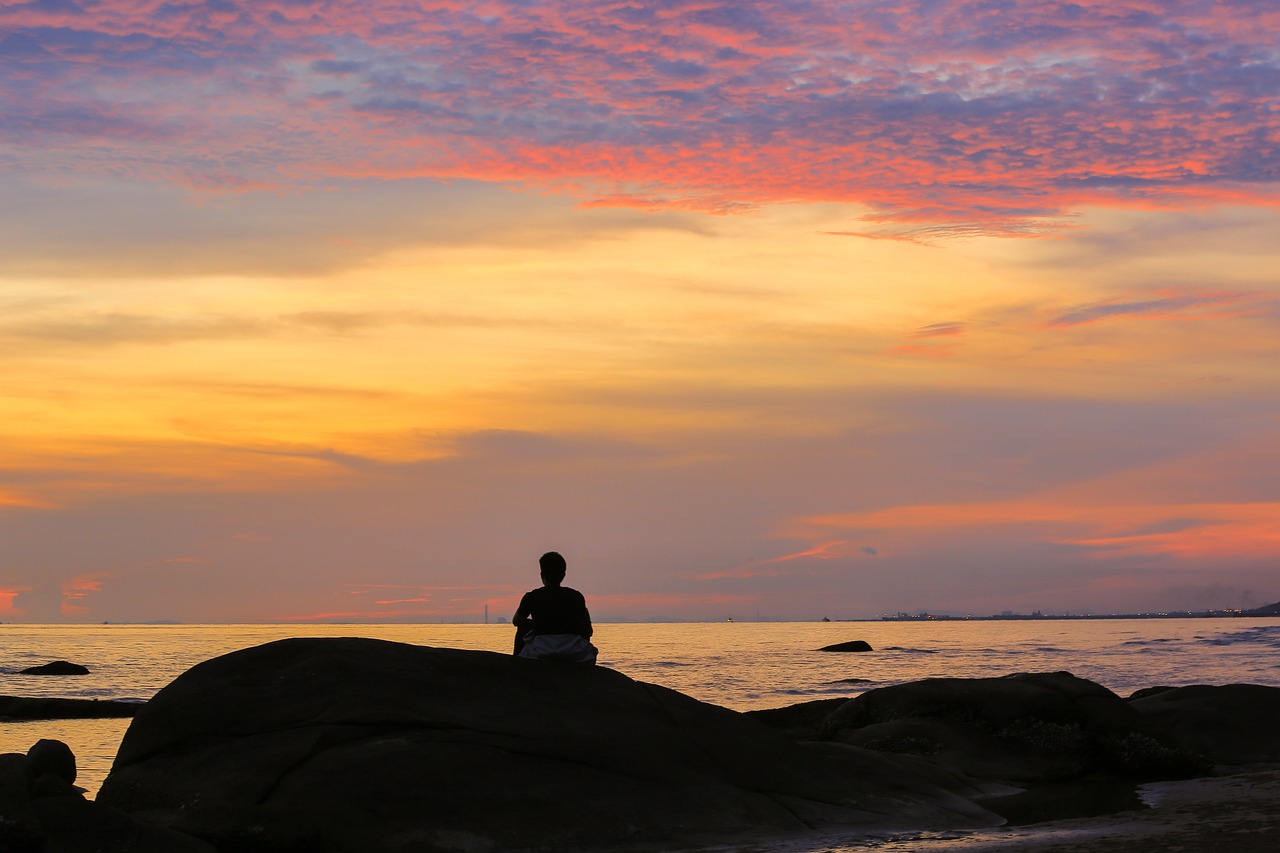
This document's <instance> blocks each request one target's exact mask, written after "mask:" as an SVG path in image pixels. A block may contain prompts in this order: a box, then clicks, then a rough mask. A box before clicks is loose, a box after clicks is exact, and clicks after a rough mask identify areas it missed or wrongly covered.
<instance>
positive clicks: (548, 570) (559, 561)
mask: <svg viewBox="0 0 1280 853" xmlns="http://www.w3.org/2000/svg"><path fill="white" fill-rule="evenodd" d="M538 568H539V569H541V573H542V585H543V586H559V585H560V582H561V581H563V580H564V573H565V570H566V569H567V568H568V567H567V565H566V564H565V561H564V557H561V556H560V554H559V552H558V551H548V552H547V553H545V554H543V555H542V556H541V557H539V558H538Z"/></svg>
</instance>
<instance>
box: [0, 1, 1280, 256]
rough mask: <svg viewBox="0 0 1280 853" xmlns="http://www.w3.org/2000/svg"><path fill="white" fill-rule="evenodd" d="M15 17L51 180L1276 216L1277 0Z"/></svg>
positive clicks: (3, 63) (25, 99) (34, 133)
mask: <svg viewBox="0 0 1280 853" xmlns="http://www.w3.org/2000/svg"><path fill="white" fill-rule="evenodd" d="M0 28H3V29H2V31H3V33H4V35H3V39H2V40H0V70H3V72H4V73H3V76H2V77H0V79H2V80H3V81H4V82H3V83H0V113H2V114H3V117H4V122H3V125H2V126H3V128H4V130H3V134H2V136H0V142H2V143H3V145H4V146H5V148H7V150H8V153H10V154H11V156H14V157H16V158H17V161H18V163H19V164H20V168H21V169H22V170H23V171H27V172H31V173H42V172H44V173H49V172H52V171H55V170H62V171H65V170H67V169H70V170H74V171H78V172H81V173H94V174H106V173H111V174H123V175H126V176H133V177H143V178H149V179H154V178H162V179H165V180H170V181H177V182H182V183H185V184H188V185H190V186H197V187H207V188H214V187H216V188H222V189H241V188H252V187H262V186H293V185H306V184H309V183H315V182H323V181H324V180H326V179H328V178H331V177H333V176H337V175H347V176H360V177H369V176H384V177H410V176H421V177H433V178H463V177H466V178H476V179H480V180H485V181H500V182H522V183H534V184H541V185H544V186H548V187H551V188H554V189H557V190H559V191H567V192H570V193H573V194H576V195H577V196H579V197H580V198H582V199H583V200H584V201H588V202H589V201H591V200H600V201H603V202H605V203H612V204H622V205H635V206H637V207H653V206H658V207H681V206H696V207H699V208H702V209H707V210H721V211H732V210H735V209H738V208H739V207H740V206H742V205H751V204H760V203H771V202H778V201H792V200H824V201H842V202H859V203H864V204H869V205H873V206H876V207H879V208H881V209H883V210H888V211H899V212H902V214H903V215H904V216H905V218H906V220H907V221H908V222H909V221H916V222H949V223H959V224H952V225H948V226H947V227H946V228H944V229H942V230H929V229H928V228H926V229H925V230H923V231H912V230H906V231H902V232H901V233H899V234H897V235H896V236H898V237H900V238H905V239H913V240H915V239H932V238H934V237H938V236H957V235H959V236H963V235H966V234H988V233H996V234H1000V233H1005V234H1011V235H1016V234H1025V233H1040V232H1039V231H1038V230H1037V229H1034V228H1032V229H1030V231H1028V226H1027V225H1025V224H1019V223H1025V221H1027V220H1028V219H1040V218H1043V217H1044V216H1045V215H1053V214H1057V213H1060V212H1062V211H1064V210H1068V209H1070V208H1073V207H1077V206H1080V205H1084V204H1120V205H1143V206H1167V205H1171V204H1186V203H1222V202H1227V201H1246V202H1247V201H1254V202H1263V203H1271V202H1272V201H1273V200H1274V183H1275V182H1276V181H1277V180H1280V148H1278V147H1277V146H1276V145H1275V144H1274V140H1275V138H1276V134H1277V128H1278V126H1280V120H1278V119H1277V117H1276V115H1275V112H1274V110H1273V109H1271V101H1272V99H1271V93H1273V92H1274V91H1276V90H1277V89H1278V88H1280V58H1277V55H1276V53H1275V51H1274V44H1273V39H1272V38H1271V34H1272V33H1274V32H1276V30H1277V29H1280V10H1277V8H1276V7H1275V5H1274V4H1273V3H1270V2H1268V0H1241V2H1235V3H1232V4H1230V6H1229V7H1223V6H1221V5H1220V4H1216V3H1208V2H1178V3H1172V4H1170V3H1165V2H1157V0H1127V2H1124V3H1113V2H1109V0H1107V2H1104V1H1103V0H1082V2H1078V3H1072V4H1062V3H1059V2H1056V0H1053V2H1050V0H1026V2H1020V3H1017V4H999V5H995V4H991V3H987V2H982V0H949V2H945V3H937V2H933V0H907V2H893V3H890V2H887V0H886V1H885V2H881V0H864V2H833V1H832V0H828V1H827V2H822V1H821V0H819V2H809V3H767V4H766V3H763V2H751V1H750V0H732V2H730V0H698V1H697V2H693V0H666V2H658V3H648V4H644V5H642V6H637V5H635V4H632V3H626V2H604V3H600V2H595V0H558V2H541V3H514V2H493V0H491V1H490V2H482V3H478V4H477V3H465V4H464V3H455V2H436V3H427V4H403V3H399V2H393V0H372V2H369V3H363V4H360V5H359V7H352V6H350V5H349V4H345V3H339V2H336V1H335V0H317V2H312V3H305V4H299V3H296V2H286V1H285V0H265V2H256V3H252V4H250V3H244V2H236V0H228V1H227V2H223V3H219V4H216V5H208V4H190V5H181V6H180V5H175V4H170V3H164V2H161V0H106V2H100V3H94V4H88V3H85V4H82V5H77V4H75V3H71V2H66V3H26V4H17V5H9V6H7V7H5V9H3V10H2V11H0ZM889 236H895V235H894V234H893V233H892V232H889Z"/></svg>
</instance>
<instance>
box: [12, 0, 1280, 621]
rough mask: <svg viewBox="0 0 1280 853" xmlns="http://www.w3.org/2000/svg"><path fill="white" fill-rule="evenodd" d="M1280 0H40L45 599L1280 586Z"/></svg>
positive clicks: (412, 599)
mask: <svg viewBox="0 0 1280 853" xmlns="http://www.w3.org/2000/svg"><path fill="white" fill-rule="evenodd" d="M1278 32H1280V8H1277V6H1276V4H1274V3H1272V2H1263V0H1241V2H1233V3H1230V4H1223V3H1217V2H1199V1H1198V0H1194V1H1193V0H1187V2H1156V0H1123V2H1119V3H1117V2H1102V1H1101V0H1083V2H1077V3H1070V4H1062V3H1058V2H1048V0H1018V2H1013V3H1002V4H991V3H987V2H981V1H980V0H942V2H934V1H933V0H930V2H925V0H906V2H895V3H886V2H878V0H865V1H863V0H855V1H854V2H835V1H834V0H816V2H806V3H787V2H781V3H779V2H773V3H761V2H753V1H752V0H697V1H696V2H694V0H661V2H630V0H627V2H610V0H606V1H605V2H587V0H545V2H544V1H542V0H540V2H519V3H517V2H507V0H481V2H468V3H458V2H452V0H444V2H437V3H414V4H403V3H392V2H384V0H369V2H365V3H360V4H350V3H343V2H339V0H309V1H308V0H301V2H300V1H299V0H287V2H286V0H261V2H255V3H245V2H243V1H242V0H227V2H221V3H217V4H191V5H186V6H184V5H181V4H171V3H166V2H162V0H128V2H126V0H56V1H55V0H32V1H31V2H16V3H6V4H3V5H0V70H2V73H0V309H2V310H0V355H2V356H3V364H4V372H3V374H2V375H0V430H2V433H0V621H4V622H42V621H61V622H102V621H120V622H131V621H132V622H143V621H156V620H177V621H183V622H222V621H232V622H259V621H260V622H277V621H290V620H297V621H323V620H338V621H457V620H463V619H466V620H468V621H469V620H471V619H473V618H475V619H478V618H479V615H480V614H481V613H483V612H484V610H485V608H486V607H488V609H489V611H490V612H491V613H494V614H498V613H507V614H510V613H511V612H513V611H514V609H515V606H516V602H517V601H518V600H519V597H520V595H521V594H522V593H523V592H524V591H526V590H528V589H530V588H531V587H533V586H536V585H537V583H538V573H537V557H538V555H539V554H541V553H542V552H544V551H547V550H552V549H555V550H559V551H561V552H562V553H564V554H565V556H566V557H567V558H568V562H569V572H568V578H567V580H566V583H567V584H568V585H570V586H573V587H575V588H577V589H580V590H581V591H582V592H583V593H584V594H585V595H586V596H587V600H588V604H589V606H590V607H591V611H592V615H593V616H594V617H595V618H596V619H597V620H599V621H616V620H649V619H666V620H720V619H725V618H727V617H728V616H730V615H734V616H735V618H738V617H741V616H742V615H743V614H747V615H748V618H749V615H750V614H754V613H756V612H760V613H763V614H766V615H768V616H769V618H772V619H777V620H788V619H792V620H814V619H820V618H822V617H824V616H826V617H829V618H832V619H837V618H875V617H876V616H878V615H880V614H883V613H894V612H897V611H899V610H903V609H904V608H913V609H925V610H929V611H939V612H943V611H947V612H972V613H999V612H1001V611H1004V610H1011V611H1031V610H1035V609H1041V608H1045V607H1050V606H1052V607H1054V608H1056V609H1061V610H1063V611H1067V610H1073V611H1085V610H1092V611H1095V612H1099V611H1107V610H1119V611H1138V610H1162V609H1169V610H1203V609H1211V608H1213V609H1230V608H1247V607H1248V606H1258V605H1262V604H1266V603H1268V602H1273V601H1277V600H1280V240H1277V239H1276V235H1277V234H1280V193H1278V192H1277V182H1278V181H1280V114H1278V113H1277V112H1276V110H1275V92H1276V91H1280V54H1277V52H1276V49H1275V37H1276V33H1278Z"/></svg>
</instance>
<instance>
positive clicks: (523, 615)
mask: <svg viewBox="0 0 1280 853" xmlns="http://www.w3.org/2000/svg"><path fill="white" fill-rule="evenodd" d="M528 623H529V594H528V593H525V595H524V597H523V598H521V599H520V606H519V607H517V608H516V615H515V616H512V617H511V624H512V625H515V626H516V627H517V628H524V627H525V626H526V625H528Z"/></svg>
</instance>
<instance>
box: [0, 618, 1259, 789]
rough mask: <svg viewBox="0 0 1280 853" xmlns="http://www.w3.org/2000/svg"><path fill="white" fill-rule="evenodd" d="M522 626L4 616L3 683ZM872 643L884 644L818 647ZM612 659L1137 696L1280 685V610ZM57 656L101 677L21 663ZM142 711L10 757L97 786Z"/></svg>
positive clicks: (748, 691) (683, 643)
mask: <svg viewBox="0 0 1280 853" xmlns="http://www.w3.org/2000/svg"><path fill="white" fill-rule="evenodd" d="M512 631H513V629H512V628H511V627H510V626H508V625H480V624H471V625H0V694H2V695H9V696H61V697H69V698H98V699H122V700H127V701H137V702H142V701H145V700H146V699H148V698H149V697H151V696H152V695H154V694H155V693H156V691H158V690H160V688H162V687H164V686H165V685H166V684H168V683H169V682H170V681H171V680H173V679H174V678H176V677H177V676H178V675H180V674H181V673H182V672H184V671H185V670H187V669H188V668H190V667H191V666H193V665H195V664H197V663H199V662H201V661H204V660H208V659H209V658H212V657H216V656H217V655H220V654H225V653H226V652H230V651H235V650H236V649H242V648H246V647H249V646H254V645H258V644H260V643H265V642H269V641H271V640H277V639H283V638H285V637H344V636H361V637H377V638H380V639H386V640H395V641H398V642H405V643H416V644H419V645H428V646H449V647H454V648H467V649H482V650H488V651H494V652H501V653H509V652H510V649H511V638H512ZM848 640H866V641H867V642H868V643H870V644H871V646H872V649H873V650H872V651H869V652H858V653H845V654H841V653H824V652H818V651H816V650H817V649H818V648H820V647H822V646H825V645H830V644H833V643H839V642H845V641H848ZM594 641H595V643H596V645H597V646H599V648H600V664H601V665H604V666H609V667H612V668H614V669H617V670H619V671H621V672H623V673H625V674H626V675H628V676H630V677H632V678H635V679H637V680H640V681H648V682H652V683H655V684H661V685H664V686H666V687H671V688H673V689H675V690H679V691H681V692H683V693H687V694H689V695H690V696H693V697H695V698H697V699H701V700H703V701H706V702H713V703H716V704H718V705H723V706H725V707H728V708H733V709H736V710H740V711H745V710H751V709H757V708H776V707H781V706H783V705H790V704H793V703H796V702H804V701H807V700H811V699H823V698H831V697H835V696H854V695H857V694H858V693H861V692H863V691H866V690H870V689H872V688H875V687H882V686H885V685H889V684H898V683H900V682H904V681H915V680H918V679H921V678H932V677H939V676H961V677H982V676H1000V675H1007V674H1009V673H1012V672H1045V671H1057V670H1066V671H1068V672H1071V673H1073V674H1075V675H1077V676H1080V677H1082V678H1088V679H1091V680H1093V681H1096V682H1098V683H1099V684H1102V685H1103V686H1105V687H1108V688H1110V689H1111V690H1113V691H1115V692H1116V693H1118V694H1120V695H1122V696H1125V695H1128V694H1129V693H1132V692H1133V691H1134V690H1137V689H1139V688H1142V687H1149V686H1153V685H1158V684H1163V685H1170V686H1181V685H1187V684H1229V683H1236V682H1249V683H1254V684H1267V685H1272V686H1280V619H1271V618H1267V619H1253V618H1239V619H1135V620H1089V621H1080V620H1063V621H1056V620H1035V621H1000V622H985V621H978V622H964V621H950V622H825V623H794V622H793V623H776V622H736V623H690V624H601V625H597V626H596V636H595V638H594ZM53 660H69V661H73V662H75V663H80V664H83V665H85V666H86V667H88V668H89V670H90V674H89V675H85V676H32V675H19V674H18V672H19V670H21V669H24V668H26V667H29V666H33V665H37V664H42V663H47V662H49V661H53ZM128 723H129V721H128V720H54V721H41V722H30V723H0V753H3V752H25V751H26V750H27V749H29V748H30V747H31V745H32V744H33V743H35V742H36V741H37V740H39V739H40V738H57V739H59V740H63V741H65V742H66V743H68V744H69V745H70V746H71V748H72V750H73V751H74V752H75V754H76V759H77V763H78V766H79V772H80V778H79V780H78V784H80V785H81V786H83V787H85V788H87V789H88V790H89V791H90V792H96V791H97V789H98V787H99V786H100V785H101V783H102V780H103V779H104V778H106V775H107V772H108V771H109V770H110V768H111V762H112V760H113V759H114V757H115V752H116V748H117V747H118V745H119V742H120V739H121V737H122V736H123V734H124V730H125V728H126V727H127V726H128Z"/></svg>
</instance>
